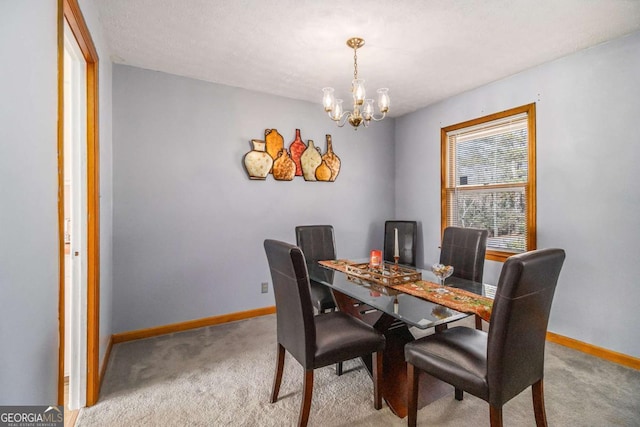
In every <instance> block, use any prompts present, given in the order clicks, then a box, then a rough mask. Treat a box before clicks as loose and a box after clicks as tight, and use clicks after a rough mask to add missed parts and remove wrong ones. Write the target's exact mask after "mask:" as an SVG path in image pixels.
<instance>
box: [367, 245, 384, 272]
mask: <svg viewBox="0 0 640 427" xmlns="http://www.w3.org/2000/svg"><path fill="white" fill-rule="evenodd" d="M381 264H382V251H379V250H376V249H374V250H372V251H371V255H370V257H369V266H370V267H371V268H375V267H380V265H381Z"/></svg>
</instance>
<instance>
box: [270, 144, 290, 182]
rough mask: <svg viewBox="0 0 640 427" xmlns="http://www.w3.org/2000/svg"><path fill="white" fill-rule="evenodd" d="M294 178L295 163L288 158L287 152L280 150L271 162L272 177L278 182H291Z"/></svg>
mask: <svg viewBox="0 0 640 427" xmlns="http://www.w3.org/2000/svg"><path fill="white" fill-rule="evenodd" d="M294 176H296V163H295V162H294V161H293V160H292V159H291V157H289V153H288V152H287V150H281V151H280V153H278V158H277V159H276V160H275V161H274V162H273V177H274V178H275V179H277V180H278V181H291V180H292V179H293V177H294Z"/></svg>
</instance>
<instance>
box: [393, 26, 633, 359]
mask: <svg viewBox="0 0 640 427" xmlns="http://www.w3.org/2000/svg"><path fill="white" fill-rule="evenodd" d="M638 76H640V33H635V34H633V35H631V36H627V37H624V38H621V39H618V40H615V41H613V42H610V43H606V44H603V45H599V46H596V47H594V48H591V49H587V50H584V51H582V52H579V53H577V54H574V55H571V56H567V57H564V58H562V59H559V60H556V61H553V62H550V63H547V64H543V65H541V66H538V67H536V68H533V69H530V70H528V71H525V72H523V73H520V74H517V75H515V76H512V77H510V78H507V79H504V80H501V81H498V82H495V83H493V84H490V85H487V86H483V87H480V88H478V89H476V90H473V91H470V92H467V93H464V94H461V95H459V96H455V97H452V98H449V99H447V100H445V101H443V102H441V103H438V104H435V105H433V106H430V107H428V108H425V109H422V110H420V111H417V112H415V113H413V114H409V115H406V116H404V117H401V118H399V119H397V121H396V134H395V143H396V170H395V174H396V214H397V215H398V216H402V217H406V218H416V219H419V220H420V221H421V222H422V229H423V232H422V238H423V239H424V249H423V250H422V251H421V253H419V259H421V260H422V261H423V262H424V263H425V264H428V263H430V262H432V261H433V260H435V259H437V257H438V253H439V252H438V243H439V240H440V163H439V162H440V128H441V127H444V126H448V125H452V124H455V123H459V122H462V121H465V120H469V119H473V118H476V117H480V116H483V115H486V114H491V113H494V112H498V111H502V110H506V109H508V108H512V107H516V106H519V105H523V104H527V103H531V102H536V109H537V179H538V181H537V183H538V187H537V190H538V192H537V213H538V221H537V225H538V247H539V248H544V247H561V248H564V249H565V250H566V251H567V259H566V262H565V265H564V268H563V271H562V274H561V277H560V282H559V286H558V289H557V292H556V297H555V301H554V305H553V308H552V314H551V319H550V325H549V329H550V330H551V331H553V332H556V333H558V334H561V335H564V336H568V337H571V338H575V339H577V340H580V341H583V342H587V343H591V344H594V345H597V346H601V347H604V348H607V349H610V350H614V351H618V352H621V353H625V354H628V355H631V356H634V357H639V356H640V340H639V339H638V336H639V335H638V331H637V327H636V325H638V324H639V323H640V310H638V309H637V302H638V301H639V300H640V286H637V282H638V268H637V262H638V260H639V259H640V246H639V245H638V238H639V237H640V216H639V215H638V211H639V210H640V186H639V185H638V173H639V172H640V167H639V166H638V160H639V159H640V144H638V130H637V121H638V118H639V117H640V97H639V96H638V94H639V92H638ZM434 84H436V83H435V82H434ZM501 266H502V264H501V263H497V262H491V261H487V263H486V267H485V281H486V282H489V283H497V280H498V276H499V273H500V269H501Z"/></svg>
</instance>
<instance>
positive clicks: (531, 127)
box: [440, 103, 537, 262]
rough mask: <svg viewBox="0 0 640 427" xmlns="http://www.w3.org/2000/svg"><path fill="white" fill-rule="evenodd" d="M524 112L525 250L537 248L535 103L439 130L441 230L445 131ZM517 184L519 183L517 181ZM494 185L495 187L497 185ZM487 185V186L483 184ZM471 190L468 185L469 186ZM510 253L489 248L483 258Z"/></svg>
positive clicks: (501, 258) (444, 218) (494, 258)
mask: <svg viewBox="0 0 640 427" xmlns="http://www.w3.org/2000/svg"><path fill="white" fill-rule="evenodd" d="M521 113H527V133H528V149H529V153H528V154H529V166H528V168H529V170H528V174H529V180H528V184H527V185H526V186H525V189H526V194H527V219H528V221H527V251H530V250H534V249H536V247H537V242H536V234H537V233H536V212H537V207H536V200H537V197H536V104H535V103H532V104H527V105H523V106H520V107H516V108H511V109H509V110H505V111H501V112H499V113H495V114H490V115H487V116H483V117H479V118H477V119H473V120H468V121H466V122H462V123H457V124H455V125H451V126H447V127H444V128H442V129H441V130H440V220H441V226H440V228H441V233H444V229H445V228H446V227H447V133H449V132H452V131H455V130H458V129H462V128H467V127H471V126H476V125H479V124H482V123H486V122H491V121H493V120H499V119H502V118H505V117H509V116H514V115H516V114H521ZM508 186H509V184H505V185H500V186H499V187H500V188H506V187H508ZM517 186H521V185H520V184H518V185H517ZM496 187H497V186H496ZM483 188H486V187H483ZM470 189H471V188H470ZM511 255H514V253H513V252H506V251H498V250H493V249H491V250H489V249H487V253H486V256H485V259H488V260H492V261H500V262H504V261H505V260H506V259H507V258H509V257H510V256H511Z"/></svg>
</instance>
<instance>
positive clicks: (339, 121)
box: [327, 111, 351, 128]
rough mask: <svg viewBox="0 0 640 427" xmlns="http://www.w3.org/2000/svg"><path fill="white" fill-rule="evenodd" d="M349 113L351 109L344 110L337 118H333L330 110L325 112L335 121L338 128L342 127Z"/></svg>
mask: <svg viewBox="0 0 640 427" xmlns="http://www.w3.org/2000/svg"><path fill="white" fill-rule="evenodd" d="M350 115H351V111H344V112H343V113H342V114H341V115H340V117H339V118H337V119H334V118H333V117H332V116H331V111H328V112H327V116H329V118H330V119H331V120H333V121H334V122H336V125H337V126H338V127H339V128H341V127H343V126H344V125H345V124H346V123H347V120H348V119H349V116H350Z"/></svg>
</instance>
